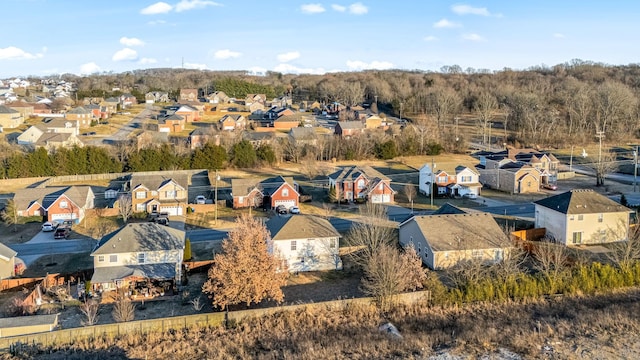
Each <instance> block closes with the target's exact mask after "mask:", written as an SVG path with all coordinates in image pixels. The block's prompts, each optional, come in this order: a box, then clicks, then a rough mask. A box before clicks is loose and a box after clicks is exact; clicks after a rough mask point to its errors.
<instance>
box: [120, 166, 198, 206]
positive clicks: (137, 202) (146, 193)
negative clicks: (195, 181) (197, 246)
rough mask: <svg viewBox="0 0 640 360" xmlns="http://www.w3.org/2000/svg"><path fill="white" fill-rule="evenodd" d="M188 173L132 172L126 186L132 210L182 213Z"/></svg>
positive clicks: (185, 197) (188, 180) (185, 198)
mask: <svg viewBox="0 0 640 360" xmlns="http://www.w3.org/2000/svg"><path fill="white" fill-rule="evenodd" d="M189 182H190V178H189V176H188V175H181V174H173V175H172V176H171V177H169V176H163V175H138V174H135V173H134V174H132V175H131V177H130V179H129V181H128V184H127V188H128V189H129V190H130V191H131V207H132V209H133V212H136V213H140V212H147V213H161V212H166V213H168V214H169V215H183V214H184V213H185V208H186V206H187V199H188V198H187V187H188V184H189Z"/></svg>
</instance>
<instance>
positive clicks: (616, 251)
mask: <svg viewBox="0 0 640 360" xmlns="http://www.w3.org/2000/svg"><path fill="white" fill-rule="evenodd" d="M607 257H608V258H609V260H610V261H611V262H613V263H614V264H616V265H617V266H618V267H619V268H620V269H621V270H623V271H625V272H627V271H629V270H631V267H632V266H633V264H635V263H636V262H637V261H638V259H640V229H639V228H638V226H635V227H633V228H631V229H630V230H629V238H628V239H627V240H626V241H619V242H617V243H614V244H612V245H611V251H610V252H608V253H607Z"/></svg>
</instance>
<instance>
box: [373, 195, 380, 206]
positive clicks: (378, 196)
mask: <svg viewBox="0 0 640 360" xmlns="http://www.w3.org/2000/svg"><path fill="white" fill-rule="evenodd" d="M371 202H372V203H374V204H380V203H382V195H371Z"/></svg>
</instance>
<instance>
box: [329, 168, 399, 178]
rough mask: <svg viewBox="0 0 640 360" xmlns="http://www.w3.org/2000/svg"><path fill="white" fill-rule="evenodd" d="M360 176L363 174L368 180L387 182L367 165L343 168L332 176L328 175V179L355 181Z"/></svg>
mask: <svg viewBox="0 0 640 360" xmlns="http://www.w3.org/2000/svg"><path fill="white" fill-rule="evenodd" d="M360 174H364V176H365V177H366V178H367V179H369V180H373V179H374V178H378V179H381V180H389V178H388V177H386V176H384V175H382V173H381V172H379V171H378V170H375V169H374V168H372V167H371V166H368V165H365V166H348V167H343V168H341V169H340V170H338V171H336V172H334V173H333V174H330V175H329V178H331V179H334V180H335V181H344V180H347V181H353V180H355V179H357V178H358V176H360Z"/></svg>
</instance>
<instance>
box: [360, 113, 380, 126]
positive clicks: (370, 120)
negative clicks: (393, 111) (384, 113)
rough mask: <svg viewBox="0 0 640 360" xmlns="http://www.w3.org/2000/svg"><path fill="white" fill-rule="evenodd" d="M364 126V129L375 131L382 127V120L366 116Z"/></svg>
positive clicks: (376, 116)
mask: <svg viewBox="0 0 640 360" xmlns="http://www.w3.org/2000/svg"><path fill="white" fill-rule="evenodd" d="M363 121H364V124H365V128H366V129H377V128H380V127H382V122H383V121H382V118H381V117H380V116H378V115H373V114H366V115H365V116H364V119H363Z"/></svg>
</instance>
